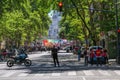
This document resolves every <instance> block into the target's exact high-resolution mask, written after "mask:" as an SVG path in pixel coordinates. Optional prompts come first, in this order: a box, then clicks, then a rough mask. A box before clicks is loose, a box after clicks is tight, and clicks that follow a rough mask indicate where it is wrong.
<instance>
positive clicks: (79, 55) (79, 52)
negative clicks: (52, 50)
mask: <svg viewBox="0 0 120 80" xmlns="http://www.w3.org/2000/svg"><path fill="white" fill-rule="evenodd" d="M77 55H78V61H80V58H81V48H80V47H79V48H78V50H77Z"/></svg>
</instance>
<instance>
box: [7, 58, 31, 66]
mask: <svg viewBox="0 0 120 80" xmlns="http://www.w3.org/2000/svg"><path fill="white" fill-rule="evenodd" d="M23 63H24V65H25V66H31V65H32V61H31V60H29V59H28V58H24V59H20V58H18V57H15V56H12V57H10V59H9V60H8V61H7V66H8V67H12V66H14V64H18V65H21V64H23Z"/></svg>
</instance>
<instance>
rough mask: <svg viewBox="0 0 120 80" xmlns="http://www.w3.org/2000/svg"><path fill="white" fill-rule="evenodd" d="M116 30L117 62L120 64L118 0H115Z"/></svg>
mask: <svg viewBox="0 0 120 80" xmlns="http://www.w3.org/2000/svg"><path fill="white" fill-rule="evenodd" d="M115 15H116V20H115V23H116V32H117V60H116V61H117V63H118V64H120V33H119V25H118V0H115Z"/></svg>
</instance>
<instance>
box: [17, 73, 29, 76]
mask: <svg viewBox="0 0 120 80" xmlns="http://www.w3.org/2000/svg"><path fill="white" fill-rule="evenodd" d="M27 75H28V73H21V74H19V75H18V76H19V77H25V76H27Z"/></svg>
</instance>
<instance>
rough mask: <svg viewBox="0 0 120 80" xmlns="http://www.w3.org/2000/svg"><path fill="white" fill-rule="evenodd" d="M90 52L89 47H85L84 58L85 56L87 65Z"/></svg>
mask: <svg viewBox="0 0 120 80" xmlns="http://www.w3.org/2000/svg"><path fill="white" fill-rule="evenodd" d="M88 56H89V55H88V52H87V48H86V49H85V51H84V58H85V60H84V62H85V66H87V65H88Z"/></svg>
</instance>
